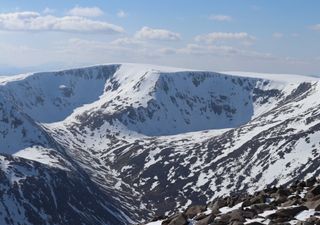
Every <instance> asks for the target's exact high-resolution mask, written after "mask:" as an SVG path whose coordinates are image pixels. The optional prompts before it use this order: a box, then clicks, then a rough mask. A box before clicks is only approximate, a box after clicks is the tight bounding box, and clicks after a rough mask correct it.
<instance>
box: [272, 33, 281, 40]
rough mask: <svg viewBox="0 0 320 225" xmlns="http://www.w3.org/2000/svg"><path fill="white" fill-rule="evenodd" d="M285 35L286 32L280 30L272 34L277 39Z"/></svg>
mask: <svg viewBox="0 0 320 225" xmlns="http://www.w3.org/2000/svg"><path fill="white" fill-rule="evenodd" d="M283 36H284V34H283V33H280V32H275V33H273V34H272V37H273V38H277V39H280V38H283Z"/></svg>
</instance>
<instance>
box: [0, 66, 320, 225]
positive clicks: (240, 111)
mask: <svg viewBox="0 0 320 225" xmlns="http://www.w3.org/2000/svg"><path fill="white" fill-rule="evenodd" d="M232 74H234V75H232ZM288 78H290V80H288ZM319 94H320V83H319V79H318V78H311V77H303V76H281V75H263V74H256V75H254V74H248V73H247V74H244V73H238V72H232V73H231V75H226V74H221V73H213V72H206V71H186V70H182V69H173V68H163V67H157V66H150V65H135V64H119V65H102V66H95V67H90V68H82V69H75V70H67V71H62V72H52V73H42V74H31V75H26V76H22V77H21V76H20V77H12V78H3V79H0V98H1V99H2V100H1V102H0V103H2V104H3V105H4V106H5V107H4V109H5V112H6V115H10V113H9V112H10V111H13V112H14V113H15V114H17V116H16V117H17V118H19V120H21V121H23V123H22V125H21V123H19V126H20V127H19V126H17V127H14V125H12V124H14V123H13V122H10V123H8V122H3V123H4V126H1V130H0V131H2V132H3V133H6V132H7V131H8V130H10V132H13V133H12V134H10V135H11V136H10V137H11V138H8V137H9V136H2V137H0V138H2V140H1V139H0V141H1V142H2V143H4V142H5V141H7V140H21V141H19V142H17V143H15V142H14V141H12V143H14V144H15V145H16V146H15V147H10V146H11V145H10V146H9V147H7V146H1V147H2V149H1V151H2V152H6V153H10V154H14V155H16V156H18V157H24V158H27V159H29V160H37V161H40V162H41V163H42V164H45V166H49V167H50V168H52V167H53V168H55V169H63V168H64V167H68V168H69V167H70V168H71V169H70V170H72V171H78V170H80V171H82V172H81V173H84V174H86V178H85V179H88V180H89V181H90V182H93V183H94V184H95V185H97V186H98V187H99V189H100V190H101V191H102V192H103V193H104V194H105V195H107V196H109V197H108V198H109V201H110V202H112V203H113V204H114V205H117V206H118V207H119V209H120V210H121V211H125V212H128V213H126V214H127V215H128V216H130V217H131V219H133V220H135V221H142V220H143V219H146V218H150V217H151V216H152V212H157V213H169V212H170V210H171V209H173V208H179V207H181V206H185V205H189V204H190V203H198V202H199V201H200V202H201V201H202V203H203V202H204V201H207V200H208V199H213V198H215V197H218V196H221V195H225V194H229V193H230V192H236V191H255V190H257V189H260V188H261V187H262V186H266V185H268V184H285V183H292V182H293V181H295V180H296V179H298V178H299V179H301V178H306V177H309V176H313V175H319V173H320V169H319V168H318V165H319V147H320V146H319V145H320V133H319V128H320V121H319V120H320V114H319V106H320V102H319V100H318V96H319ZM7 99H10V100H7ZM9 102H10V103H9ZM10 104H11V105H12V106H10ZM10 107H11V108H12V110H11V108H10ZM3 115H5V113H3V114H1V116H2V118H5V116H3ZM10 118H14V117H10ZM1 121H6V120H5V119H2V120H1ZM28 121H29V122H28ZM24 126H25V127H27V128H28V132H27V133H28V135H29V136H28V135H27V136H25V137H24V136H23V135H21V130H22V129H23V127H24ZM8 127H13V128H14V129H9V128H8ZM25 129H26V128H25ZM35 132H39V133H37V134H39V135H40V136H39V138H36V140H37V141H35V139H34V138H33V137H37V136H34V135H33V133H35ZM41 135H42V136H41ZM21 143H23V144H21ZM12 145H13V144H12ZM39 152H40V153H39ZM39 154H40V155H39ZM48 157H49V158H50V159H49V160H48ZM57 162H59V163H57ZM60 162H63V165H60V164H61V163H60ZM187 199H188V200H189V201H187ZM129 212H130V213H129ZM111 224H112V223H111Z"/></svg>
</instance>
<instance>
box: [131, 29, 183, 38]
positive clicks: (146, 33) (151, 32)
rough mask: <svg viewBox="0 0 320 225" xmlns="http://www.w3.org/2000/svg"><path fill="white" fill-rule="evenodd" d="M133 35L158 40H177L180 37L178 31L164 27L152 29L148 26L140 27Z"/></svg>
mask: <svg viewBox="0 0 320 225" xmlns="http://www.w3.org/2000/svg"><path fill="white" fill-rule="evenodd" d="M135 37H136V38H138V39H145V40H160V41H178V40H180V39H181V37H180V34H179V33H175V32H172V31H169V30H164V29H152V28H150V27H142V28H141V30H139V31H138V32H136V34H135Z"/></svg>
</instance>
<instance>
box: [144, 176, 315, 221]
mask: <svg viewBox="0 0 320 225" xmlns="http://www.w3.org/2000/svg"><path fill="white" fill-rule="evenodd" d="M319 182H320V181H319ZM319 182H314V183H313V184H312V185H308V187H307V186H306V185H305V182H304V181H302V182H296V183H295V185H292V186H290V187H287V188H285V187H283V186H282V187H273V188H268V189H264V190H262V191H258V192H255V193H254V194H253V195H247V194H239V195H234V196H226V197H224V198H217V199H215V200H214V201H212V202H210V203H208V204H207V205H206V206H205V205H203V206H201V205H190V206H189V207H188V208H187V209H186V210H185V212H184V213H182V214H176V215H173V216H169V217H168V218H165V216H162V218H161V219H160V220H159V221H158V224H162V225H165V224H167V223H168V221H180V222H178V223H176V224H177V225H183V224H188V225H215V224H219V225H234V224H237V225H240V224H251V225H259V224H274V225H277V224H278V225H280V224H319V222H320V209H319V210H317V209H315V208H314V206H313V204H312V201H313V200H312V199H309V198H308V197H307V196H308V194H309V193H315V192H314V191H315V189H316V188H317V186H316V185H318V184H319ZM313 185H315V186H313ZM278 194H282V195H283V196H285V197H284V198H285V202H287V201H290V199H293V198H295V197H296V196H300V198H299V199H301V201H300V202H299V203H298V204H294V205H291V206H286V207H284V206H282V205H281V203H280V202H279V201H278V200H276V199H275V198H274V196H276V195H278ZM284 194H285V195H284ZM261 196H264V198H263V201H262V202H261V203H254V202H252V201H251V200H252V199H261ZM314 197H315V198H320V193H319V194H317V195H315V196H314ZM230 199H239V200H240V199H241V201H240V202H239V203H237V202H230ZM248 202H252V204H248ZM245 203H247V204H245ZM310 203H311V204H310ZM307 205H309V206H310V207H309V208H308V207H306V206H307ZM212 206H214V207H212ZM175 210H176V211H178V210H182V209H175ZM196 212H197V213H196ZM181 217H183V218H188V220H187V221H184V220H183V221H182V220H179V219H178V218H181ZM147 225H149V224H148V223H147Z"/></svg>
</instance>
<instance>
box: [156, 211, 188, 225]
mask: <svg viewBox="0 0 320 225" xmlns="http://www.w3.org/2000/svg"><path fill="white" fill-rule="evenodd" d="M187 224H188V218H187V216H186V215H185V214H184V213H178V214H175V215H173V216H170V217H169V218H167V219H166V220H164V221H162V223H161V225H187Z"/></svg>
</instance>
